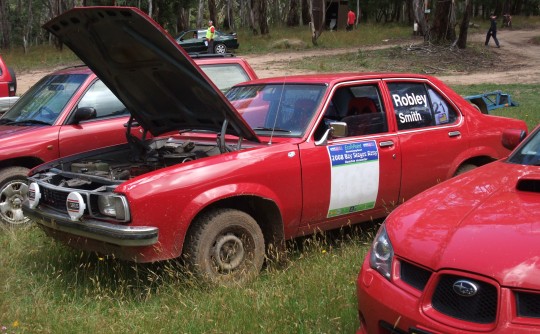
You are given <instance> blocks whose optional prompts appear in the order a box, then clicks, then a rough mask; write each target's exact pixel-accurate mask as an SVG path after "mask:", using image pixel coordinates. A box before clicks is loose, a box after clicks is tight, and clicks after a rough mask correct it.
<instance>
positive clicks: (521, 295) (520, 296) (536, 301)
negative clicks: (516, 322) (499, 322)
mask: <svg viewBox="0 0 540 334" xmlns="http://www.w3.org/2000/svg"><path fill="white" fill-rule="evenodd" d="M516 301H517V315H518V316H519V317H526V318H540V294H536V293H526V292H516Z"/></svg>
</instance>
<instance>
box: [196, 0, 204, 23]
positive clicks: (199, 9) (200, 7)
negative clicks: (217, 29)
mask: <svg viewBox="0 0 540 334" xmlns="http://www.w3.org/2000/svg"><path fill="white" fill-rule="evenodd" d="M203 13H204V0H199V5H198V7H197V23H196V25H197V26H196V27H195V28H200V27H202V26H203Z"/></svg>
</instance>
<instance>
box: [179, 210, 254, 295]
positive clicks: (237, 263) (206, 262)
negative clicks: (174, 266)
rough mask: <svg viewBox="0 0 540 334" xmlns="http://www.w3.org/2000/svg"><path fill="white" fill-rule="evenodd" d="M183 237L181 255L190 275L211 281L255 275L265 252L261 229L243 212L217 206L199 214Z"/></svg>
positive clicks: (239, 280)
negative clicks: (182, 253) (216, 208)
mask: <svg viewBox="0 0 540 334" xmlns="http://www.w3.org/2000/svg"><path fill="white" fill-rule="evenodd" d="M193 224H194V225H193V227H192V229H191V230H190V232H189V234H188V236H187V237H186V243H185V246H184V257H185V259H186V264H187V265H188V266H189V267H190V269H191V270H192V271H193V272H194V274H195V275H196V276H197V277H199V278H202V279H203V280H204V281H206V282H208V283H213V284H231V283H243V282H245V281H248V280H249V279H251V278H253V277H255V276H257V275H258V274H259V272H260V270H261V268H262V265H263V262H264V255H265V246H264V236H263V234H262V231H261V228H260V227H259V225H258V224H257V222H256V221H255V219H253V217H251V216H250V215H248V214H247V213H245V212H243V211H239V210H234V209H219V210H215V211H211V212H209V213H206V214H203V215H202V216H201V217H200V218H199V219H197V221H195V222H194V223H193Z"/></svg>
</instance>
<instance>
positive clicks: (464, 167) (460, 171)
mask: <svg viewBox="0 0 540 334" xmlns="http://www.w3.org/2000/svg"><path fill="white" fill-rule="evenodd" d="M477 167H478V166H476V165H473V164H463V165H461V166H459V168H458V169H457V171H456V173H455V174H454V176H458V175H461V174H463V173H465V172H468V171H470V170H473V169H475V168H477Z"/></svg>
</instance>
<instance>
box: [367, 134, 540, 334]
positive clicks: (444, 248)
mask: <svg viewBox="0 0 540 334" xmlns="http://www.w3.org/2000/svg"><path fill="white" fill-rule="evenodd" d="M539 213H540V127H538V128H537V129H536V131H534V132H533V133H532V134H531V135H530V136H529V138H527V139H526V141H525V142H524V143H523V144H522V145H520V147H519V148H517V149H516V150H515V152H514V153H513V154H512V155H511V156H510V157H509V158H508V159H506V160H499V161H497V162H493V163H491V164H488V165H486V166H483V167H481V168H478V169H477V170H474V171H471V172H469V173H466V174H463V175H461V176H460V177H457V178H454V179H451V180H449V181H447V182H444V183H442V184H439V185H437V186H435V187H433V188H431V189H429V190H427V191H425V192H423V193H421V194H420V195H418V196H416V197H414V198H413V199H411V200H410V201H408V202H407V203H405V204H403V205H402V206H400V207H399V208H398V209H396V210H395V211H394V212H393V213H392V214H391V215H390V216H388V218H387V219H386V222H385V223H384V224H383V225H382V226H381V228H380V230H379V232H378V234H377V236H376V237H375V240H374V242H373V245H372V247H371V250H370V252H369V254H368V255H367V256H366V259H365V261H364V264H363V266H362V269H361V272H360V274H359V276H358V280H357V288H358V305H359V311H360V312H359V314H360V321H361V327H360V329H359V330H358V333H374V332H378V331H384V330H392V331H395V332H399V333H406V332H409V333H411V332H417V331H420V332H422V333H424V332H427V333H452V332H457V331H459V332H460V333H478V332H486V333H532V332H537V331H538V329H539V328H540V327H539V326H540V308H539V307H538V305H539V303H540V283H539V279H538V277H540V259H539V256H538V254H540V243H539V242H538V241H539V240H538V231H540V220H539V219H538V215H539Z"/></svg>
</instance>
